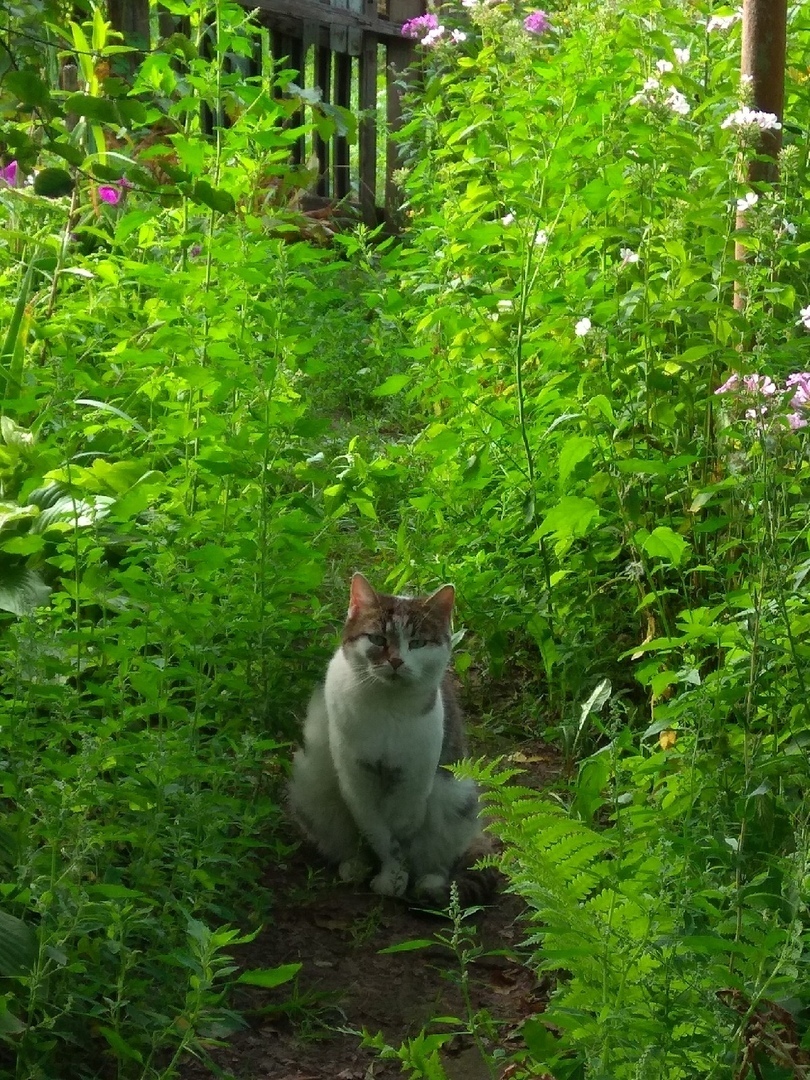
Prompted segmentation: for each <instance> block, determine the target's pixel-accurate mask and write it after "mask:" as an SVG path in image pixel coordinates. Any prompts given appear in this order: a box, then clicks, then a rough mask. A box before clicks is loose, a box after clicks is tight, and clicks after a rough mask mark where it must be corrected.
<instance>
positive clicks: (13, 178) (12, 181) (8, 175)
mask: <svg viewBox="0 0 810 1080" xmlns="http://www.w3.org/2000/svg"><path fill="white" fill-rule="evenodd" d="M18 172H19V166H18V165H17V162H16V161H10V162H9V163H8V165H5V166H3V167H0V180H3V181H4V182H5V183H6V184H8V186H9V187H16V186H17V175H18Z"/></svg>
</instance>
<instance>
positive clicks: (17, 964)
mask: <svg viewBox="0 0 810 1080" xmlns="http://www.w3.org/2000/svg"><path fill="white" fill-rule="evenodd" d="M36 958H37V936H36V934H35V933H34V931H33V930H32V929H31V927H30V926H28V925H27V924H26V923H24V922H23V921H22V919H18V918H17V917H16V916H15V915H9V914H8V912H6V911H3V910H1V909H0V975H22V974H24V973H25V972H26V971H30V970H31V968H32V967H33V965H34V963H35V961H36Z"/></svg>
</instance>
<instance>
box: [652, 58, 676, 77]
mask: <svg viewBox="0 0 810 1080" xmlns="http://www.w3.org/2000/svg"><path fill="white" fill-rule="evenodd" d="M674 67H675V65H674V64H673V63H672V61H671V60H656V61H655V70H656V71H660V72H661V74H662V75H666V73H667V72H668V71H672V70H673V68H674Z"/></svg>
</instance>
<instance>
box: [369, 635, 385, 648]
mask: <svg viewBox="0 0 810 1080" xmlns="http://www.w3.org/2000/svg"><path fill="white" fill-rule="evenodd" d="M366 637H367V638H368V640H369V641H370V642H371V644H372V645H376V646H377V648H379V649H381V648H382V647H383V645H384V644H385V635H384V634H366Z"/></svg>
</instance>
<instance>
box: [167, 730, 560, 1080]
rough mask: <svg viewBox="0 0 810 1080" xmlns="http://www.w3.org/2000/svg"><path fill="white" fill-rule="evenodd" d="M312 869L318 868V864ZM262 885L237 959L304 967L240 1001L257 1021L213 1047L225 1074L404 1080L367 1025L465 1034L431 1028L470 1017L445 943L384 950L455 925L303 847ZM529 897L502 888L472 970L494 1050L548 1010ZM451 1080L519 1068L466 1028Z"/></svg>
mask: <svg viewBox="0 0 810 1080" xmlns="http://www.w3.org/2000/svg"><path fill="white" fill-rule="evenodd" d="M514 757H515V758H516V759H517V761H518V762H519V763H520V765H521V768H523V769H526V770H527V772H528V773H529V775H528V776H524V777H523V778H522V782H524V783H526V782H527V781H528V782H531V783H532V784H533V785H537V786H541V785H543V784H544V782H546V781H547V780H548V779H550V778H551V777H553V776H554V775H556V774H557V772H558V767H557V763H556V762H555V760H554V758H553V756H552V754H551V752H550V751H549V749H548V747H545V746H540V747H537V746H534V747H522V748H521V750H520V751H518V752H517V753H515V754H514ZM313 867H316V869H315V870H314V871H313ZM264 885H265V887H266V888H267V890H268V894H269V895H271V896H273V897H275V901H274V905H273V908H272V915H271V919H272V921H271V922H269V924H268V925H267V926H266V928H265V929H264V930H263V931H262V933H261V934H260V935H259V936H258V937H257V938H256V939H255V940H254V941H253V942H251V943H250V944H249V945H246V946H243V947H241V949H240V950H238V952H237V953H236V955H235V960H236V961H237V962H238V963H239V965H240V967H242V968H244V969H245V970H252V969H256V968H273V967H276V966H278V965H281V964H291V963H300V964H301V965H302V967H301V970H300V972H299V973H298V976H297V979H296V982H295V983H286V984H285V985H283V986H280V987H278V988H276V989H273V990H264V989H258V988H246V995H247V997H246V999H245V1000H243V1001H241V1002H239V1001H238V1002H236V1003H235V1004H236V1007H238V1008H240V1009H241V1010H242V1011H243V1012H244V1013H245V1015H246V1016H247V1018H248V1019H249V1021H250V1024H251V1026H250V1027H249V1028H248V1029H247V1030H245V1031H242V1032H239V1033H237V1034H236V1035H234V1036H232V1037H231V1039H230V1040H229V1042H228V1044H227V1046H225V1047H221V1048H218V1049H215V1050H212V1051H211V1057H212V1059H213V1062H214V1063H215V1066H216V1068H217V1069H218V1070H221V1072H219V1075H220V1076H224V1077H226V1078H231V1077H233V1078H237V1080H394V1078H395V1077H402V1076H403V1075H409V1074H410V1071H409V1070H405V1071H404V1072H403V1068H402V1066H401V1065H400V1063H399V1062H398V1061H396V1060H382V1059H381V1058H380V1055H379V1054H378V1053H377V1052H376V1051H375V1050H372V1049H368V1048H363V1047H362V1046H361V1034H360V1033H361V1032H362V1031H363V1030H366V1031H368V1032H369V1033H370V1034H372V1035H376V1034H377V1033H378V1032H381V1033H382V1035H383V1036H384V1038H385V1041H386V1043H388V1044H389V1045H390V1046H393V1047H397V1048H398V1047H399V1046H400V1045H401V1044H402V1043H403V1042H404V1041H406V1040H407V1039H410V1038H414V1037H415V1036H417V1035H418V1034H419V1033H420V1032H421V1031H422V1029H423V1028H424V1027H425V1026H426V1025H427V1026H428V1030H429V1031H430V1032H431V1033H433V1032H459V1031H460V1029H462V1027H463V1023H459V1024H455V1025H454V1024H436V1023H435V1022H434V1023H431V1021H432V1019H433V1018H434V1017H459V1018H464V1017H465V1016H466V1010H465V1006H464V1003H463V997H462V994H461V991H460V989H459V985H458V982H459V969H458V963H457V961H456V960H455V958H454V957H453V955H452V954H451V953H450V951H449V950H448V949H447V948H445V947H443V946H441V945H438V944H437V945H434V946H431V947H430V948H425V949H420V950H418V951H411V952H399V953H393V954H381V953H380V950H381V949H384V948H386V947H388V946H390V945H395V944H398V943H400V942H403V941H408V940H412V939H430V940H433V939H434V936H435V935H436V934H441V933H446V932H447V931H449V929H450V926H451V924H450V922H449V921H448V920H446V919H440V918H438V917H436V916H428V915H426V914H425V913H422V912H418V911H413V910H410V909H409V908H408V907H406V906H405V905H404V904H403V903H401V902H399V901H396V900H390V899H386V898H381V897H378V896H374V895H373V894H371V893H364V892H358V891H357V890H356V889H352V888H351V887H350V886H346V885H343V884H340V883H337V882H336V881H335V879H334V877H333V876H332V874H331V872H330V871H327V870H324V869H322V868H321V869H317V863H316V862H315V861H314V859H313V857H312V854H311V852H310V851H309V850H308V849H306V848H305V847H300V848H298V849H297V850H296V851H295V852H294V853H293V854H292V855H290V856H289V857H288V858H287V859H286V860H285V862H284V863H283V864H280V865H276V866H273V867H270V868H269V869H268V871H267V874H266V878H265V881H264ZM521 912H522V904H521V902H520V900H519V899H518V898H517V897H515V896H511V895H506V894H505V895H501V896H500V897H498V899H497V900H496V902H495V903H494V904H493V906H492V907H490V908H487V909H486V910H484V911H481V912H479V913H477V914H476V915H475V916H473V917H472V920H471V923H472V924H473V925H474V926H475V927H476V935H475V936H476V942H477V944H478V945H480V946H481V947H482V948H483V950H484V953H485V955H482V956H480V957H479V958H478V959H477V960H476V961H475V962H474V963H473V964H472V965H471V967H470V971H469V992H470V998H471V1004H472V1009H473V1012H476V1013H477V1012H481V1011H484V1012H485V1013H486V1014H489V1016H490V1017H492V1019H493V1021H494V1023H495V1025H496V1031H494V1032H493V1036H494V1037H493V1039H492V1040H491V1041H490V1042H489V1046H490V1047H492V1046H498V1047H502V1048H504V1049H505V1050H506V1051H507V1052H514V1051H515V1050H518V1049H519V1048H520V1046H521V1042H520V1038H519V1035H518V1028H519V1025H520V1023H521V1022H522V1021H523V1020H524V1019H525V1018H526V1017H527V1016H530V1015H532V1014H534V1013H537V1012H541V1011H542V1010H543V1009H544V1007H545V1000H546V987H545V986H544V985H538V983H537V979H536V977H535V975H534V974H533V973H532V972H531V971H530V970H529V969H528V968H526V967H525V966H523V964H522V963H521V962H520V959H519V951H520V950H519V945H520V942H521V940H522V939H523V937H524V927H523V925H522V923H521V918H520V916H521ZM442 1062H443V1065H444V1068H445V1071H446V1073H447V1076H448V1077H449V1080H492V1078H493V1077H494V1076H498V1074H499V1071H500V1072H501V1074H502V1075H503V1073H504V1072H505V1075H506V1076H508V1075H510V1070H509V1068H508V1066H507V1067H506V1068H505V1070H503V1071H501V1070H495V1071H494V1072H492V1071H490V1068H489V1067H488V1065H487V1064H486V1062H485V1060H484V1059H483V1058H482V1055H481V1052H480V1050H479V1049H478V1047H477V1046H476V1044H475V1041H474V1040H473V1039H472V1038H471V1037H470V1036H469V1035H468V1034H464V1033H461V1034H456V1035H455V1036H454V1037H453V1038H452V1039H451V1040H450V1042H448V1043H447V1044H445V1046H444V1047H443V1048H442ZM180 1075H181V1078H182V1080H208V1078H210V1077H211V1076H212V1071H211V1070H210V1069H209V1068H208V1067H206V1066H205V1065H204V1064H203V1063H202V1062H201V1061H195V1060H193V1059H189V1060H188V1061H186V1062H185V1063H184V1065H183V1067H182V1069H181V1074H180ZM213 1075H216V1074H213Z"/></svg>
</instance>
